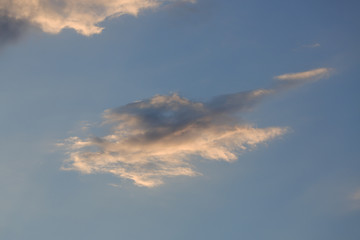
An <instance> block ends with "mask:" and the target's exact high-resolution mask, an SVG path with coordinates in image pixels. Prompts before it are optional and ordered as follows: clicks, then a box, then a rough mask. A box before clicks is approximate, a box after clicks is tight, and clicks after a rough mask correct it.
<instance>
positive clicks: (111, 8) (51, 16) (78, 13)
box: [0, 0, 194, 36]
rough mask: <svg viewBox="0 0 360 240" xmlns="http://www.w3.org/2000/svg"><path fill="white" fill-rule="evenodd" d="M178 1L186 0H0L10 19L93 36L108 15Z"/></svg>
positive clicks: (53, 30) (132, 12) (0, 9)
mask: <svg viewBox="0 0 360 240" xmlns="http://www.w3.org/2000/svg"><path fill="white" fill-rule="evenodd" d="M174 1H184V0H165V1H162V0H76V1H74V0H31V1H29V0H0V12H4V13H6V15H5V17H6V18H9V19H14V20H16V21H25V22H27V23H30V24H33V25H36V26H39V27H40V28H41V29H42V30H43V31H44V32H47V33H53V34H56V33H59V32H60V31H61V30H63V29H65V28H70V29H74V30H75V31H76V32H78V33H80V34H82V35H86V36H90V35H93V34H98V33H100V32H101V31H102V30H103V28H102V27H100V26H99V24H100V23H101V22H103V21H104V20H106V19H108V18H115V17H119V16H121V15H125V14H130V15H134V16H136V15H138V13H139V12H140V11H141V10H144V9H153V8H156V7H158V6H159V5H161V4H164V3H166V2H174ZM185 1H186V2H192V3H193V2H194V1H193V0H185Z"/></svg>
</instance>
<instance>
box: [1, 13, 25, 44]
mask: <svg viewBox="0 0 360 240" xmlns="http://www.w3.org/2000/svg"><path fill="white" fill-rule="evenodd" d="M28 27H29V25H28V23H27V22H26V21H24V20H18V19H14V18H10V17H8V16H7V15H6V14H4V13H1V12H0V48H1V47H3V46H4V45H6V44H9V43H14V42H16V41H17V40H19V38H20V37H22V35H23V34H24V32H25V31H26V30H27V29H28Z"/></svg>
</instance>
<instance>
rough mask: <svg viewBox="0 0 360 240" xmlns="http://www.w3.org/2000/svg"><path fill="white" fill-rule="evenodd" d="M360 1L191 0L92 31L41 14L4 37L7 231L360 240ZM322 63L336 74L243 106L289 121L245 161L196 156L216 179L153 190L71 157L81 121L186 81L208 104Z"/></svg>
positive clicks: (16, 235)
mask: <svg viewBox="0 0 360 240" xmlns="http://www.w3.org/2000/svg"><path fill="white" fill-rule="evenodd" d="M1 4H2V2H1V1H0V9H1V7H2V6H1ZM359 7H360V4H359V3H358V2H357V1H352V0H348V1H335V0H334V1H329V0H328V1H321V0H314V1H308V0H305V1H295V0H292V1H289V0H288V1H284V0H277V1H264V0H253V1H249V0H244V1H231V0H229V1H216V0H198V1H197V2H196V3H194V4H192V3H181V4H180V3H179V2H176V3H173V4H170V5H166V6H160V7H157V8H155V9H152V10H144V11H140V13H139V15H138V16H137V17H134V16H129V15H126V16H120V17H118V18H115V19H110V20H106V21H104V22H102V23H101V24H100V25H101V26H104V27H105V29H104V30H103V32H102V33H100V34H95V35H92V36H83V35H81V34H78V33H76V32H75V31H74V30H71V29H70V30H69V29H66V30H63V31H62V32H60V33H58V34H50V33H47V32H46V31H45V32H44V31H42V30H41V29H40V28H37V27H30V28H28V29H27V31H26V32H25V33H24V34H21V35H20V37H19V39H17V41H14V42H5V44H2V46H0V84H1V85H0V99H1V100H0V111H1V123H2V124H1V126H0V133H1V134H0V191H1V194H0V203H1V204H0V239H4V240H22V239H30V240H32V239H34V240H35V239H36V240H43V239H44V240H45V239H52V240H57V239H59V240H60V239H61V240H62V239H69V240H72V239H76V240H77V239H89V240H95V239H125V240H126V239H129V240H133V239H156V240H162V239H164V240H165V239H179V240H180V239H234V240H235V239H276V240H282V239H283V240H289V239H291V240H303V239H326V240H332V239H333V240H335V239H336V240H337V239H347V240H357V239H359V238H360V229H359V227H358V225H359V222H360V174H359V170H360V163H359V159H360V149H359V140H358V137H359V133H360V127H359V122H360V108H359V103H360V95H359V93H358V92H359V90H358V89H359V87H360V83H359V75H360V70H359V62H360V45H359V42H360V32H359V27H360V26H359V25H360V24H359V23H360V16H359V14H358V9H359ZM0 21H1V19H0ZM0 30H2V27H1V22H0ZM0 34H4V33H3V32H0ZM0 40H1V38H0ZM0 43H1V41H0ZM317 68H331V69H332V72H331V74H330V75H329V76H328V77H324V78H322V79H320V80H318V81H313V82H310V83H306V84H304V85H302V86H299V87H296V88H292V89H289V90H287V91H283V92H277V93H276V94H274V95H272V96H271V97H269V98H266V99H265V100H263V101H262V102H261V103H260V104H259V105H257V106H255V107H254V109H253V110H252V111H250V112H243V113H241V114H240V116H239V117H241V119H245V120H246V122H248V123H252V124H253V125H254V126H256V127H258V128H266V127H274V126H276V127H288V129H289V130H288V132H287V133H286V134H283V135H282V136H279V137H277V138H274V139H271V140H269V141H266V142H265V143H260V144H258V145H257V146H256V148H255V149H253V150H250V151H245V152H243V153H242V154H240V155H237V156H238V160H237V161H234V162H232V163H228V162H225V161H213V160H210V161H209V160H206V159H202V158H201V157H199V156H195V157H193V160H195V161H192V164H193V165H194V166H195V168H196V170H197V171H198V172H201V173H202V175H201V176H195V177H188V176H179V177H171V178H166V179H165V180H164V183H163V184H162V185H159V186H156V187H153V188H147V187H139V186H136V185H134V184H133V182H132V181H130V180H128V179H124V178H118V177H115V176H112V175H109V174H101V173H96V174H89V175H86V174H81V173H79V172H78V171H62V170H60V168H61V166H63V161H64V160H65V159H66V158H67V156H66V154H65V152H64V150H63V149H58V148H57V147H55V144H56V143H59V142H61V141H64V139H67V138H69V137H71V136H80V137H86V136H87V135H86V133H83V132H82V131H81V130H80V128H81V124H82V122H84V121H86V122H88V123H93V124H95V123H99V122H101V120H102V119H101V115H102V114H103V111H104V110H105V109H111V108H116V107H119V106H123V105H126V104H128V103H131V102H134V101H138V100H142V99H149V98H151V97H153V96H154V95H156V94H161V95H169V94H171V93H174V92H176V93H178V94H179V95H181V96H182V97H184V98H187V99H190V100H192V101H195V102H207V101H209V100H210V99H212V98H213V97H214V96H218V95H224V94H230V93H236V92H242V91H249V90H256V89H261V88H272V87H273V86H274V84H275V83H276V80H275V79H273V78H274V77H275V76H279V75H282V74H285V73H297V72H304V71H309V70H312V69H317ZM89 134H93V135H96V136H104V135H106V134H108V133H107V132H106V130H104V129H103V128H101V127H99V128H91V129H90V130H89ZM111 185H116V187H114V186H111Z"/></svg>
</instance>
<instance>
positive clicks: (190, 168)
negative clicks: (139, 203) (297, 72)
mask: <svg viewBox="0 0 360 240" xmlns="http://www.w3.org/2000/svg"><path fill="white" fill-rule="evenodd" d="M312 77H313V76H312ZM308 80H310V78H308V79H305V78H302V79H300V80H299V79H297V80H296V81H294V80H293V79H291V80H288V81H280V82H279V83H278V84H277V85H275V86H274V87H273V88H269V89H258V90H254V91H248V92H239V93H234V94H228V95H222V96H218V97H215V98H213V99H212V100H210V101H208V102H194V101H190V100H188V99H186V98H183V97H181V96H179V95H178V94H172V95H169V96H161V95H157V96H154V97H152V98H150V99H146V100H142V101H137V102H134V103H130V104H127V105H125V106H122V107H119V108H115V109H108V110H106V111H105V112H104V115H103V119H104V120H103V122H102V124H101V128H102V129H104V130H105V131H107V132H108V134H105V135H104V136H101V137H98V136H92V137H87V138H84V139H82V138H80V137H70V138H68V139H66V140H65V141H63V142H62V143H61V144H60V145H61V146H63V147H65V148H66V149H67V154H68V159H67V160H66V161H65V162H64V166H63V170H75V171H79V172H81V173H83V174H92V173H110V174H113V175H115V176H117V177H119V178H122V179H128V180H132V181H133V182H134V183H135V184H136V185H139V186H145V187H155V186H158V185H160V184H162V183H163V182H164V179H166V178H167V177H174V176H196V175H199V174H200V173H199V172H197V171H196V170H195V168H194V163H195V162H196V161H197V160H199V159H206V160H217V161H227V162H232V161H235V160H237V158H238V156H239V154H241V153H242V152H243V151H246V150H252V149H254V148H255V147H256V146H257V145H258V144H261V143H265V142H267V141H269V140H272V139H274V138H276V137H279V136H281V135H283V134H285V133H286V132H287V128H286V127H265V128H259V127H254V126H253V125H252V124H251V123H246V122H245V121H243V120H241V114H243V113H245V112H246V111H248V110H250V109H252V108H253V107H254V106H256V105H257V104H258V103H259V102H261V101H262V100H263V99H265V98H266V97H267V96H269V95H274V94H277V93H279V92H280V91H283V90H284V89H288V88H290V87H293V86H297V85H299V83H304V82H306V81H308Z"/></svg>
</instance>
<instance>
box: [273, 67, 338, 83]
mask: <svg viewBox="0 0 360 240" xmlns="http://www.w3.org/2000/svg"><path fill="white" fill-rule="evenodd" d="M332 71H333V69H331V68H317V69H313V70H310V71H305V72H297V73H286V74H282V75H279V76H276V77H274V78H275V79H278V80H301V79H303V80H305V79H308V80H317V79H321V78H324V77H328V76H330V74H331V72H332Z"/></svg>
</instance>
